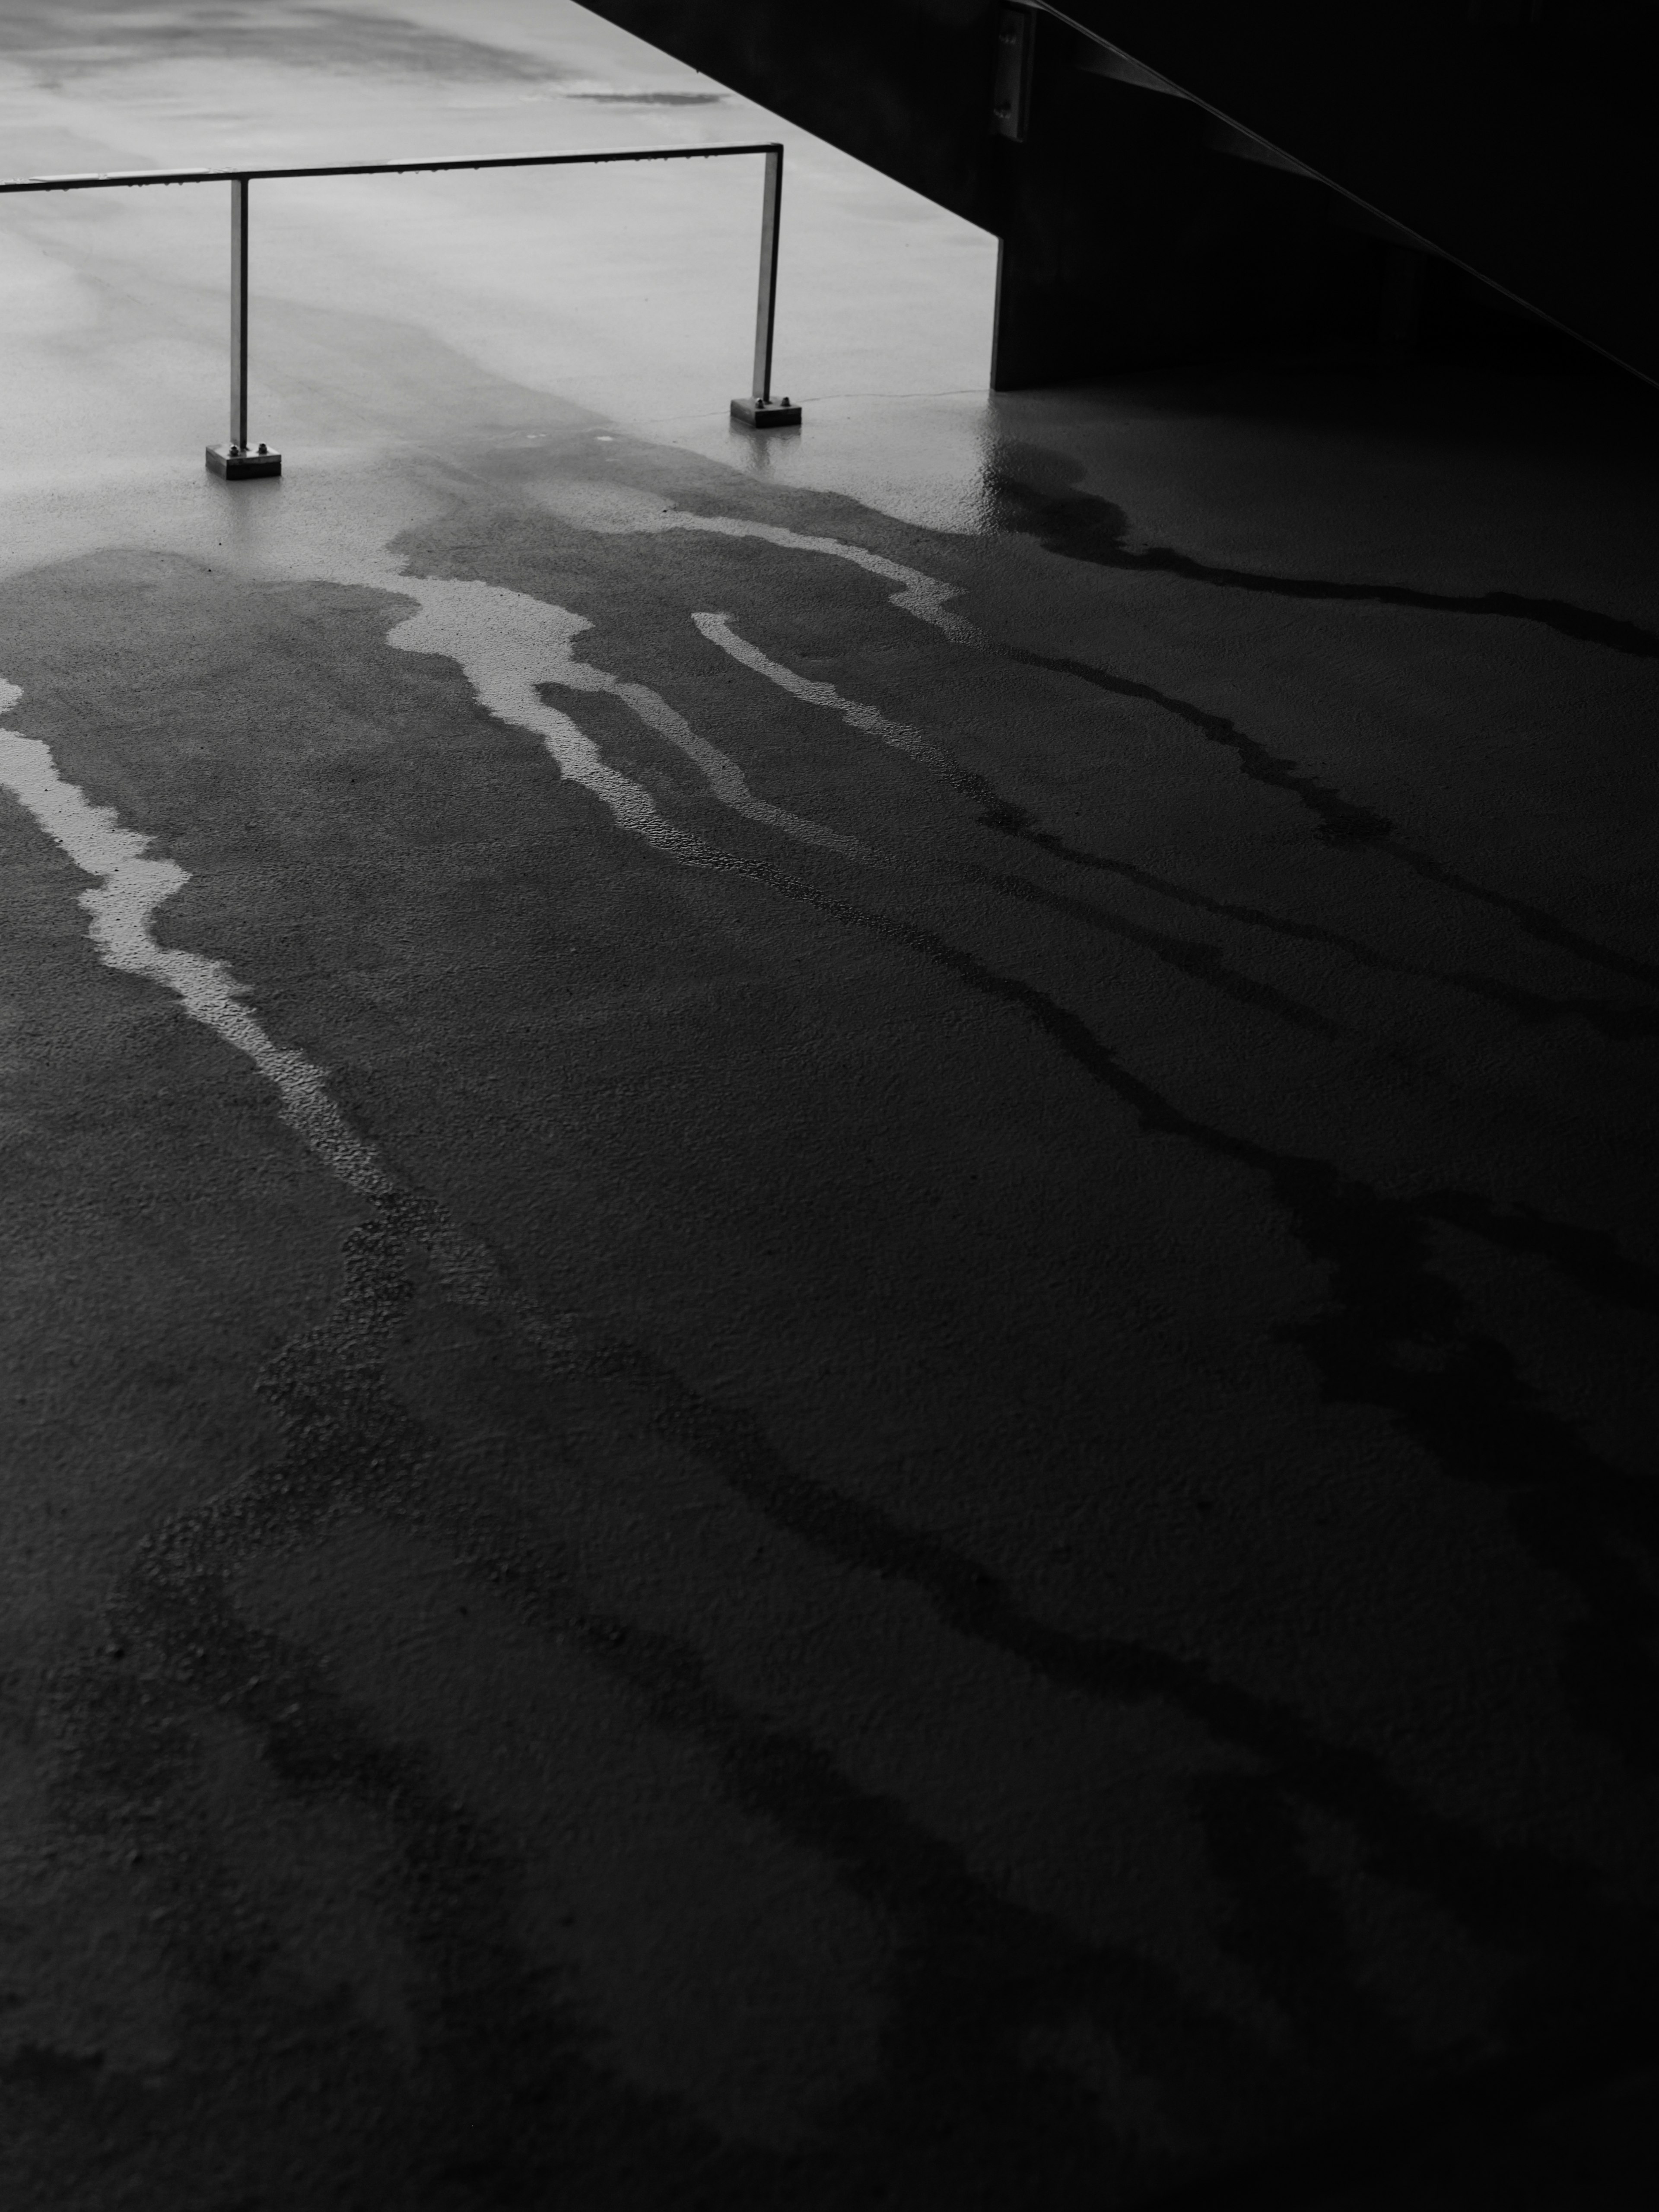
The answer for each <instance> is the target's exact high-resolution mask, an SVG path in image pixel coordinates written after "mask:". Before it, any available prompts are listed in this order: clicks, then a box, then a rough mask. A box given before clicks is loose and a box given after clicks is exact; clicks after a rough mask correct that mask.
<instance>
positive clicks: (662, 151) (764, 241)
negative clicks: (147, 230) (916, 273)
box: [0, 143, 800, 478]
mask: <svg viewBox="0 0 1659 2212" xmlns="http://www.w3.org/2000/svg"><path fill="white" fill-rule="evenodd" d="M739 154H762V155H765V157H766V177H765V184H764V186H763V197H762V200H761V238H760V285H759V290H758V294H757V300H756V307H755V369H754V377H753V386H754V388H753V391H752V392H750V394H749V395H748V396H747V397H746V398H741V399H734V400H733V401H732V415H733V416H734V417H735V418H736V419H737V420H738V421H739V422H746V423H748V424H750V427H751V428H755V429H760V430H766V429H774V428H781V427H782V426H783V425H785V424H788V423H794V422H799V421H800V409H799V407H797V406H793V405H792V404H791V403H790V401H789V399H788V398H787V397H785V398H782V399H775V398H773V397H772V339H773V332H774V328H775V323H776V319H777V299H778V240H779V230H780V222H781V216H782V210H783V148H782V147H781V145H778V144H776V143H766V144H759V145H752V146H653V147H647V148H637V149H636V148H629V149H626V150H624V151H621V152H617V153H605V154H486V155H479V156H477V158H476V159H474V160H471V161H459V160H454V161H330V162H321V163H311V164H307V165H306V166H305V167H292V168H280V169H252V168H249V169H112V170H108V171H106V172H103V173H99V174H97V175H75V176H60V177H9V178H3V179H0V194H3V193H9V192H81V191H107V190H110V189H111V188H112V187H117V186H122V185H229V186H230V435H229V436H228V438H227V439H226V441H225V442H224V444H223V445H222V446H210V447H208V449H207V465H208V466H209V467H210V469H212V470H214V471H216V474H218V475H220V476H223V477H238V478H240V477H274V476H280V475H281V473H282V467H283V457H282V455H281V454H280V453H272V452H271V451H270V449H269V447H266V446H264V445H259V446H257V447H256V446H253V445H252V444H250V442H249V438H248V427H247V361H248V315H247V307H248V187H249V185H252V183H254V182H255V180H256V179H257V180H258V181H260V182H264V180H265V179H276V178H283V177H402V176H410V175H415V174H423V173H430V172H433V171H436V170H441V169H556V168H566V167H574V166H576V165H578V164H582V163H597V162H607V161H720V160H723V159H729V158H730V157H731V156H732V155H739Z"/></svg>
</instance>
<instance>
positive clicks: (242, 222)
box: [207, 177, 283, 477]
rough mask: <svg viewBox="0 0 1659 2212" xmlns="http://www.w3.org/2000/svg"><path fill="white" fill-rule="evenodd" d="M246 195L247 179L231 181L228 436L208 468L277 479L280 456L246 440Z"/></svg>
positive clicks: (226, 474) (227, 474)
mask: <svg viewBox="0 0 1659 2212" xmlns="http://www.w3.org/2000/svg"><path fill="white" fill-rule="evenodd" d="M247 193H248V179H247V178H246V177H233V178H232V179H231V180H230V435H229V437H228V439H227V440H226V441H225V443H224V444H223V445H222V446H210V447H208V449H207V465H208V466H209V468H210V469H211V470H212V471H214V473H215V475H216V476H222V477H278V476H281V474H282V472H283V457H282V455H281V454H280V453H272V452H271V451H270V448H269V447H266V446H261V447H259V448H258V451H257V452H255V451H254V450H253V448H252V447H250V445H249V444H248V437H247V245H248V234H247V218H248V206H247Z"/></svg>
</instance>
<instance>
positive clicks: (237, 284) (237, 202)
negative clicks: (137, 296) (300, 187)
mask: <svg viewBox="0 0 1659 2212" xmlns="http://www.w3.org/2000/svg"><path fill="white" fill-rule="evenodd" d="M246 444H247V179H246V177H233V178H232V179H231V181H230V447H231V451H232V452H233V453H240V452H241V451H242V450H243V448H244V447H246Z"/></svg>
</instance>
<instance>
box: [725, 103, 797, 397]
mask: <svg viewBox="0 0 1659 2212" xmlns="http://www.w3.org/2000/svg"><path fill="white" fill-rule="evenodd" d="M782 216H783V149H782V147H781V146H769V147H768V149H767V150H766V179H765V183H764V185H763V187H762V197H761V240H760V289H759V293H758V295H757V299H756V302H755V374H754V390H753V392H752V393H751V395H750V397H749V398H746V399H734V400H733V401H732V414H733V416H735V417H736V418H737V420H738V422H747V423H748V424H749V426H750V428H751V429H756V430H774V429H779V428H783V427H784V426H786V425H787V424H790V423H794V422H799V421H800V410H799V407H794V406H792V405H791V404H790V402H789V398H788V395H787V393H786V394H785V396H784V397H783V398H781V399H774V398H773V397H772V336H773V331H774V330H775V326H776V323H777V312H778V244H779V234H780V231H781V224H782Z"/></svg>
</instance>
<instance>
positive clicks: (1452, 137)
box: [593, 0, 1659, 385]
mask: <svg viewBox="0 0 1659 2212" xmlns="http://www.w3.org/2000/svg"><path fill="white" fill-rule="evenodd" d="M593 4H594V5H595V6H596V10H597V12H598V13H599V14H601V15H606V16H609V17H610V18H611V19H612V20H613V21H617V22H618V23H621V24H623V25H624V26H625V27H627V28H628V29H629V30H631V31H634V32H635V33H638V34H639V35H641V37H643V38H646V39H648V40H651V41H653V43H654V44H656V45H658V46H663V47H665V49H666V50H667V51H669V52H672V53H674V54H677V55H678V56H679V57H680V58H683V59H684V60H687V61H689V62H690V63H692V64H694V65H695V66H696V67H697V68H699V69H702V70H706V71H707V72H708V74H709V75H710V76H714V77H716V78H718V79H720V81H721V82H725V83H727V84H730V85H732V87H734V88H736V89H738V90H739V91H742V92H744V93H745V94H748V95H749V96H750V97H751V98H753V99H756V100H761V101H763V103H764V104H766V105H767V106H770V107H773V108H775V110H777V111H778V112H780V113H781V114H783V115H786V116H787V117H788V118H790V119H791V120H792V121H794V122H796V123H799V124H801V125H805V127H806V128H808V129H810V130H812V131H816V132H817V133H818V134H819V135H821V136H822V137H826V138H828V139H830V140H832V141H833V142H834V143H836V144H837V145H839V146H842V147H843V148H844V149H846V150H848V152H850V153H852V154H854V155H857V156H858V157H859V158H860V160H863V161H868V162H870V163H872V165H873V166H874V167H877V168H879V169H882V170H884V171H885V172H886V173H888V174H890V175H891V176H894V177H896V178H898V179H900V180H901V181H902V182H903V183H905V184H908V185H912V186H914V187H915V189H916V190H918V191H922V192H925V193H927V195H928V196H929V197H932V198H934V199H936V200H939V201H940V202H941V203H943V204H945V205H946V206H948V207H951V208H952V209H954V210H956V211H957V213H959V214H962V215H964V216H968V217H969V219H970V220H971V221H974V222H980V223H982V224H984V225H985V227H986V228H988V229H991V230H994V231H995V232H996V233H997V234H998V235H999V236H1000V238H1001V239H1002V240H1003V241H1004V256H1003V287H1002V293H1003V296H1002V301H1001V307H1000V316H999V343H998V367H997V380H998V382H999V383H1000V384H1003V385H1014V384H1025V383H1042V382H1046V381H1049V380H1060V379H1064V378H1066V377H1067V376H1077V375H1085V374H1091V373H1096V372H1098V371H1100V370H1103V369H1110V368H1115V367H1129V366H1135V365H1140V364H1144V363H1150V362H1159V361H1166V360H1170V359H1179V358H1183V357H1190V356H1194V355H1201V354H1203V353H1206V352H1208V351H1212V350H1214V349H1218V348H1223V347H1228V346H1235V345H1237V344H1239V343H1251V342H1254V341H1255V340H1257V339H1259V338H1261V337H1263V336H1273V335H1281V336H1287V337H1295V336H1297V335H1298V334H1299V332H1300V331H1301V329H1302V326H1303V325H1304V324H1305V323H1306V322H1307V320H1308V319H1309V317H1310V315H1312V314H1316V313H1317V312H1318V309H1317V307H1316V303H1315V295H1320V294H1322V293H1323V294H1327V295H1328V293H1329V290H1330V272H1331V269H1332V266H1333V258H1334V263H1335V265H1336V266H1337V268H1338V270H1339V281H1338V284H1337V290H1338V293H1339V294H1340V291H1341V289H1342V284H1343V283H1345V282H1347V283H1352V281H1353V279H1352V270H1350V271H1349V274H1348V276H1347V277H1346V278H1344V277H1342V276H1340V270H1341V268H1342V266H1343V254H1342V252H1341V251H1338V252H1336V254H1335V256H1334V257H1333V253H1332V251H1331V246H1330V238H1329V234H1330V232H1331V229H1332V228H1333V226H1332V222H1331V209H1332V206H1333V204H1334V202H1333V197H1332V195H1331V194H1330V193H1329V192H1328V191H1324V190H1322V188H1321V187H1319V186H1317V185H1311V184H1310V183H1309V182H1308V181H1307V180H1306V179H1298V178H1297V177H1296V176H1294V175H1291V174H1289V173H1286V172H1285V171H1284V170H1282V169H1274V168H1273V167H1263V166H1261V165H1260V164H1258V163H1255V162H1249V161H1241V160H1238V159H1237V158H1234V157H1233V156H1231V155H1227V154H1226V153H1225V152H1222V151H1219V150H1218V146H1217V139H1218V133H1217V131H1216V129H1215V126H1214V123H1213V120H1212V115H1211V114H1210V112H1207V111H1213V112H1214V113H1215V114H1218V115H1220V116H1222V117H1225V118H1231V121H1232V122H1234V123H1235V124H1237V125H1242V126H1243V129H1244V130H1245V131H1248V132H1250V133H1254V134H1255V135H1256V136H1258V137H1260V138H1261V140H1263V141H1266V142H1267V143H1268V144H1270V145H1271V146H1273V147H1274V148H1277V149H1280V150H1281V151H1283V152H1284V153H1285V154H1287V155H1291V156H1292V157H1294V159H1295V160H1296V161H1299V162H1301V163H1304V164H1305V165H1306V166H1307V167H1309V168H1310V169H1312V170H1314V171H1316V173H1318V175H1319V176H1320V177H1321V178H1322V179H1327V180H1328V182H1329V184H1330V185H1334V186H1335V187H1336V188H1337V189H1338V191H1339V193H1340V195H1346V196H1347V197H1350V198H1351V199H1352V200H1353V201H1357V202H1358V203H1362V204H1364V205H1366V206H1369V207H1370V208H1371V209H1373V210H1378V211H1380V212H1381V213H1382V214H1383V216H1387V217H1389V218H1391V219H1392V220H1393V221H1394V222H1396V223H1399V224H1402V225H1404V226H1405V227H1406V228H1407V229H1408V230H1410V231H1412V232H1413V233H1416V234H1419V235H1420V236H1421V237H1422V238H1424V239H1425V240H1428V241H1429V242H1430V243H1431V244H1432V245H1433V246H1435V247H1437V249H1439V250H1440V252H1442V253H1443V255H1445V256H1447V257H1449V263H1448V264H1447V265H1453V264H1462V265H1463V266H1464V267H1466V268H1468V269H1469V270H1473V271H1474V272H1475V273H1476V274H1477V275H1478V276H1481V277H1484V278H1486V279H1487V280H1488V281H1489V282H1491V283H1493V284H1495V285H1497V286H1498V287H1500V288H1502V289H1503V290H1504V291H1505V292H1506V293H1508V294H1510V295H1513V296H1514V297H1515V298H1516V299H1517V300H1519V301H1522V302H1525V303H1526V304H1527V305H1528V306H1530V307H1532V308H1534V310H1536V311H1538V312H1539V313H1541V314H1542V315H1544V316H1546V317H1548V318H1550V319H1553V320H1555V321H1558V322H1559V323H1560V324H1562V325H1565V327H1566V328H1567V329H1568V330H1570V331H1572V332H1574V333H1575V334H1577V336H1579V337H1583V338H1584V339H1586V340H1588V341H1589V343H1592V344H1594V345H1596V346H1598V347H1600V348H1601V349H1604V350H1606V351H1607V352H1609V353H1611V354H1612V355H1613V356H1615V357H1616V358H1618V359H1620V360H1621V361H1623V362H1625V363H1626V364H1627V365H1628V366H1631V367H1633V368H1637V369H1638V371H1640V372H1641V373H1643V374H1647V375H1650V376H1659V307H1656V301H1655V299H1654V288H1653V287H1652V285H1651V283H1650V282H1649V281H1648V275H1647V272H1648V270H1649V269H1650V264H1651V261H1652V257H1653V247H1654V242H1655V241H1654V237H1653V233H1654V228H1655V225H1654V219H1653V216H1652V213H1651V210H1652V208H1653V206H1654V205H1655V204H1659V161H1656V158H1655V155H1654V151H1653V141H1654V133H1653V131H1651V129H1650V126H1649V125H1648V122H1647V120H1646V118H1645V115H1644V112H1643V110H1644V98H1645V95H1644V92H1643V91H1642V89H1641V88H1642V86H1643V85H1644V82H1645V79H1644V68H1643V61H1642V49H1641V31H1642V27H1643V22H1644V19H1645V20H1646V21H1647V22H1649V23H1650V21H1651V15H1652V10H1651V9H1650V8H1645V7H1642V6H1638V5H1636V4H1631V0H1626V4H1615V3H1614V0H1572V4H1571V6H1570V7H1569V6H1568V5H1567V4H1566V0H1391V4H1390V5H1389V7H1388V8H1387V9H1376V8H1359V7H1350V6H1333V5H1331V4H1330V0H1274V3H1273V4H1272V5H1270V6H1269V5H1264V6H1257V7H1254V8H1249V9H1246V8H1241V7H1239V6H1238V5H1237V3H1236V0H1064V4H1063V7H1060V6H1058V5H1057V7H1056V9H1054V11H1050V12H1048V13H1047V14H1046V15H1043V16H1042V18H1041V20H1040V21H1039V23H1038V26H1037V33H1036V73H1035V79H1034V86H1033V96H1032V106H1031V112H1030V130H1029V132H1028V134H1027V136H1026V137H1025V138H1024V141H1023V143H1012V142H1011V141H1010V140H1008V139H1007V138H1006V137H998V136H995V135H994V133H993V131H992V129H991V116H990V109H991V88H992V84H993V82H994V70H995V53H996V40H997V32H998V26H999V21H1000V17H1001V15H1002V13H1003V9H1002V6H1001V0H593ZM1062 18H1063V20H1062ZM1080 32H1081V33H1093V34H1094V35H1095V37H1096V38H1097V39H1103V40H1106V41H1108V42H1109V44H1110V45H1112V46H1115V47H1116V48H1119V49H1121V51H1122V52H1124V53H1127V54H1128V55H1131V56H1133V57H1134V58H1136V59H1137V60H1138V61H1139V62H1141V63H1143V64H1146V65H1148V66H1149V67H1150V68H1151V69H1152V70H1155V71H1157V72H1158V73H1159V74H1161V75H1162V76H1164V77H1166V78H1168V79H1170V81H1171V82H1173V83H1175V84H1176V85H1177V86H1179V87H1180V88H1182V89H1183V90H1185V91H1187V92H1188V93H1190V94H1193V95H1194V98H1195V99H1196V100H1197V101H1199V102H1200V103H1201V104H1200V105H1199V106H1192V105H1189V104H1188V103H1186V102H1182V101H1180V100H1170V99H1168V98H1164V97H1162V96H1160V95H1159V94H1157V93H1153V92H1148V91H1146V90H1144V89H1136V88H1133V87H1131V86H1129V85H1127V84H1125V83H1122V82H1113V81H1112V80H1111V79H1109V77H1105V76H1100V75H1099V74H1097V73H1096V72H1094V71H1092V70H1088V69H1079V67H1078V66H1077V64H1078V59H1079V54H1080V53H1086V52H1088V51H1089V50H1088V48H1087V47H1086V45H1085V43H1084V41H1082V40H1080V37H1079V33H1080ZM1096 51H1097V50H1096ZM1222 135H1225V134H1222ZM1336 228H1337V229H1338V230H1339V231H1340V230H1341V229H1342V228H1343V226H1342V225H1340V223H1339V224H1338V225H1337V226H1336ZM1353 235H1356V234H1354V233H1352V229H1351V228H1350V233H1349V244H1350V249H1351V250H1349V252H1348V259H1349V261H1350V262H1352V259H1353V250H1352V247H1351V241H1352V236H1353ZM1340 244H1341V241H1340V240H1339V246H1340ZM1366 251H1367V252H1369V254H1370V262H1371V263H1372V264H1375V265H1374V269H1373V277H1374V283H1375V288H1376V290H1377V292H1378V300H1377V301H1376V303H1375V304H1376V310H1377V312H1378V313H1382V314H1383V315H1384V316H1385V317H1386V313H1387V300H1388V296H1389V285H1390V284H1391V283H1394V281H1395V279H1394V276H1393V273H1392V272H1391V271H1390V270H1389V265H1388V261H1387V255H1386V252H1385V251H1384V249H1383V247H1382V246H1381V244H1380V243H1379V241H1377V240H1375V239H1374V240H1372V242H1371V245H1370V247H1369V248H1368V249H1366Z"/></svg>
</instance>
